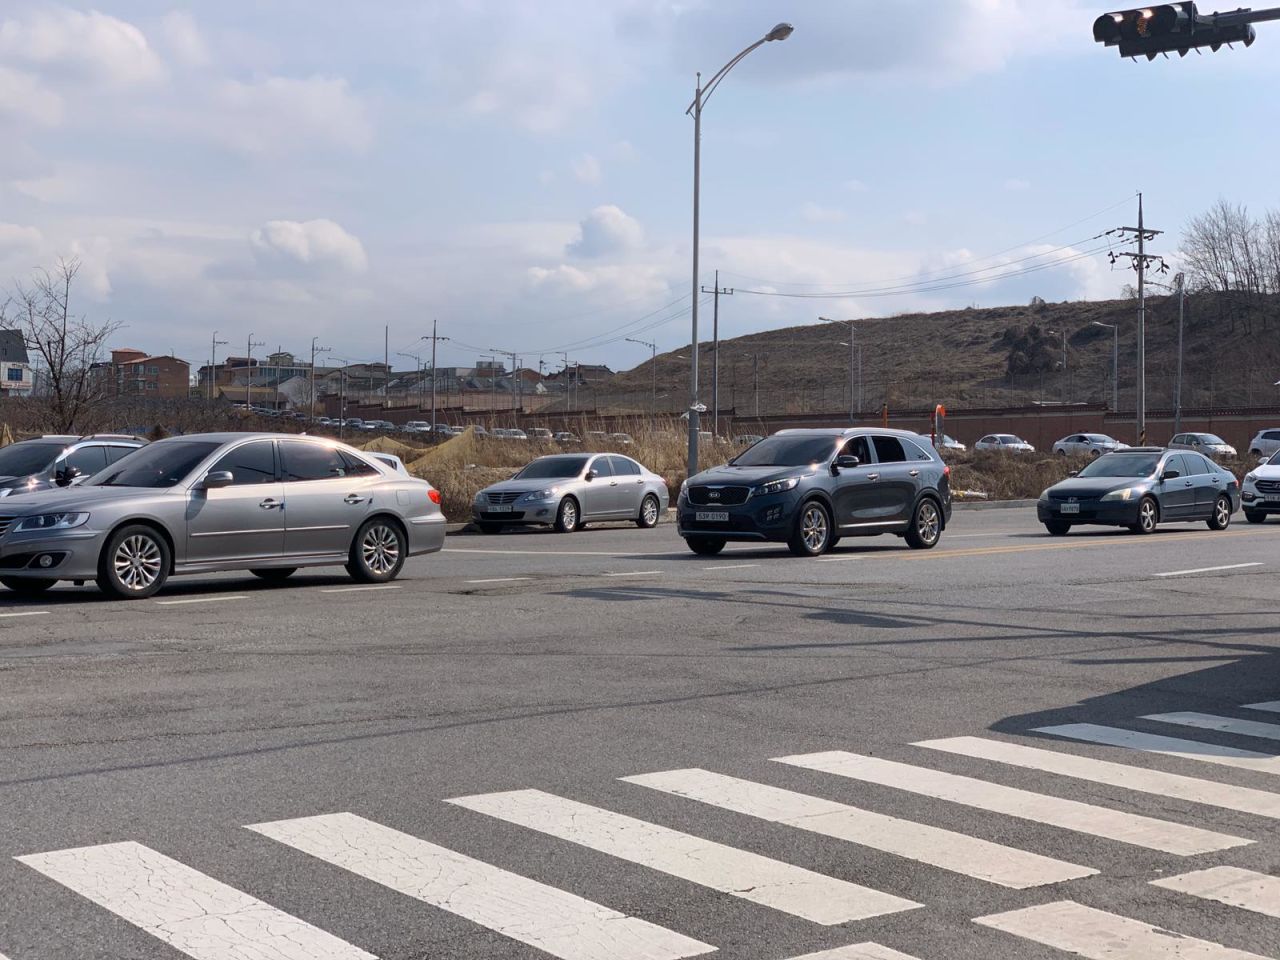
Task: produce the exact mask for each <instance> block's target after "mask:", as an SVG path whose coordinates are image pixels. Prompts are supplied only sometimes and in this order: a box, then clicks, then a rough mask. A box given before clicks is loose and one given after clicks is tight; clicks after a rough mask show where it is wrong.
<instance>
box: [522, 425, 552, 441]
mask: <svg viewBox="0 0 1280 960" xmlns="http://www.w3.org/2000/svg"><path fill="white" fill-rule="evenodd" d="M528 433H529V439H530V440H537V441H538V442H539V443H546V442H548V441H551V440H554V439H555V437H554V436H553V435H552V433H551V431H550V430H548V429H547V428H546V427H530V428H529V431H528Z"/></svg>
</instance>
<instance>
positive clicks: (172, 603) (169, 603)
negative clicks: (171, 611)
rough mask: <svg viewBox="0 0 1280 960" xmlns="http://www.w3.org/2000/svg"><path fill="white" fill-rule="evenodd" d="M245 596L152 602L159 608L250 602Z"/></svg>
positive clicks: (235, 595)
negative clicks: (189, 604) (239, 601)
mask: <svg viewBox="0 0 1280 960" xmlns="http://www.w3.org/2000/svg"><path fill="white" fill-rule="evenodd" d="M248 599H249V598H248V596H246V595H245V594H242V593H241V594H232V595H231V596H222V595H219V596H216V597H190V598H188V599H186V600H153V601H151V602H152V603H154V604H155V605H156V606H157V607H181V606H184V605H186V604H188V603H227V602H228V601H231V600H248Z"/></svg>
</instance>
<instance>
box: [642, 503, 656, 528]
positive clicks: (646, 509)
mask: <svg viewBox="0 0 1280 960" xmlns="http://www.w3.org/2000/svg"><path fill="white" fill-rule="evenodd" d="M640 519H642V520H643V521H644V525H645V526H646V527H652V526H654V525H655V524H656V523H657V522H658V501H657V500H655V499H653V497H645V500H644V506H643V507H641V509H640Z"/></svg>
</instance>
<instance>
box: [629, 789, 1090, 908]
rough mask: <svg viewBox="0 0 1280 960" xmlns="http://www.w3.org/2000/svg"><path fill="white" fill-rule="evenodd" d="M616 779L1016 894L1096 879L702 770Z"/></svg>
mask: <svg viewBox="0 0 1280 960" xmlns="http://www.w3.org/2000/svg"><path fill="white" fill-rule="evenodd" d="M622 779H623V780H624V781H625V782H627V783H635V784H639V785H640V786H642V787H651V788H653V789H654V790H661V791H662V792H663V793H671V794H674V795H675V796H677V797H687V798H688V799H690V800H698V801H701V802H702V803H706V804H710V805H711V806H713V807H720V808H721V809H723V810H733V811H736V812H737V813H743V814H746V815H747V816H751V817H759V818H760V819H762V820H767V821H769V822H771V823H782V824H786V825H787V826H791V827H796V828H798V829H800V830H807V831H809V832H810V833H818V834H821V835H822V836H824V837H834V838H836V839H837V840H847V841H849V842H850V843H856V844H859V845H861V846H864V847H871V848H872V849H873V850H883V851H884V852H885V853H892V854H894V855H896V856H899V857H905V858H907V859H908V860H915V861H917V862H919V863H927V864H930V865H931V866H935V867H939V868H941V869H943V870H950V871H951V872H952V873H959V874H962V875H964V876H966V877H973V878H975V879H977V880H986V881H988V882H990V883H996V884H999V885H1000V886H1002V887H1012V888H1014V889H1017V890H1025V889H1027V888H1028V887H1039V886H1043V885H1044V884H1048V883H1059V882H1061V881H1063V880H1075V879H1077V878H1079V877H1088V876H1092V875H1093V874H1095V873H1097V872H1098V871H1097V870H1093V869H1090V868H1089V867H1081V866H1077V865H1076V864H1074V863H1064V862H1063V861H1061V860H1054V859H1052V858H1050V857H1045V856H1041V855H1040V854H1038V853H1030V852H1028V851H1026V850H1018V849H1015V848H1013V847H1006V846H1004V845H1003V844H999V843H992V842H991V841H989V840H981V839H979V838H977V837H970V836H967V835H965V834H963V833H954V832H952V831H950V830H943V829H941V828H939V827H931V826H928V825H927V824H923V823H916V822H914V821H912V820H901V819H899V818H897V817H890V816H887V815H886V814H882V813H873V812H871V811H870V810H863V809H861V808H859V807H851V806H848V805H846V804H843V803H836V802H834V801H832V800H824V799H823V798H821V797H814V796H810V795H809V794H805V793H795V792H793V791H791V790H781V789H779V788H777V787H770V786H766V785H765V784H762V783H754V782H752V781H750V780H740V779H738V778H737V777H727V776H724V775H722V774H718V773H712V772H711V771H709V770H669V771H666V772H664V773H650V774H643V775H641V776H637V777H623V778H622Z"/></svg>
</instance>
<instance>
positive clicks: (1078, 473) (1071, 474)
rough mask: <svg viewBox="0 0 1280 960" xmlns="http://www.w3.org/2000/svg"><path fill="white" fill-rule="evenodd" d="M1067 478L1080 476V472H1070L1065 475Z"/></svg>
mask: <svg viewBox="0 0 1280 960" xmlns="http://www.w3.org/2000/svg"><path fill="white" fill-rule="evenodd" d="M1067 476H1068V477H1078V476H1080V471H1079V470H1072V471H1071V472H1070V473H1068V474H1067Z"/></svg>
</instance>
